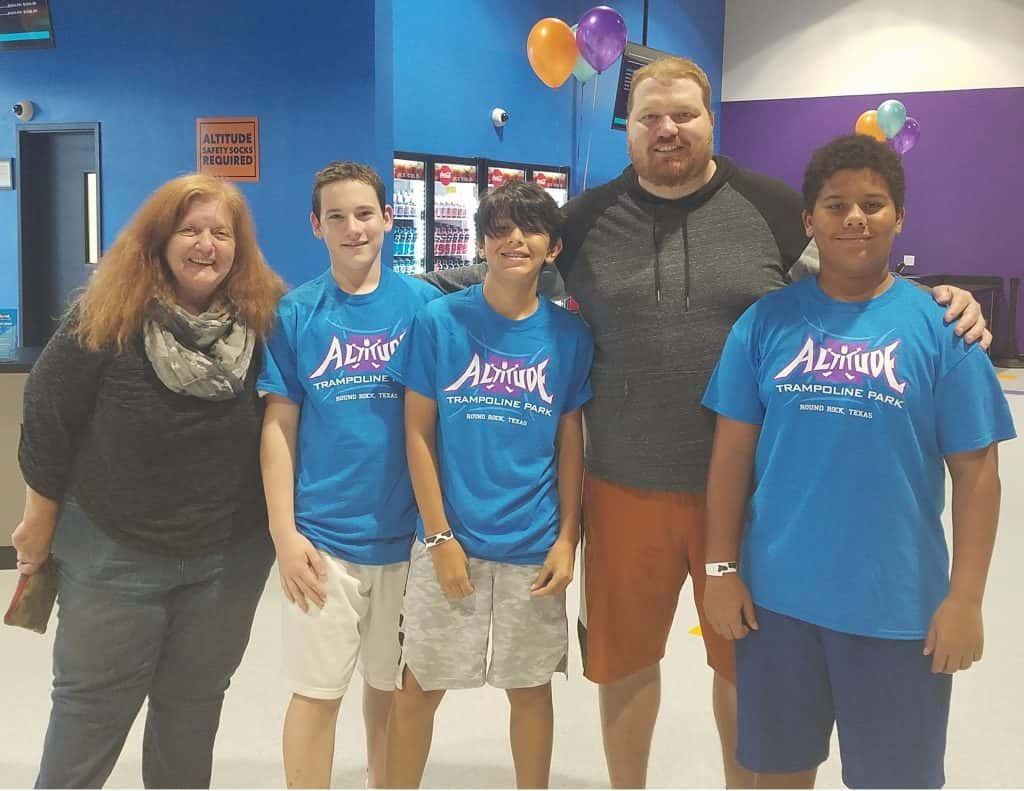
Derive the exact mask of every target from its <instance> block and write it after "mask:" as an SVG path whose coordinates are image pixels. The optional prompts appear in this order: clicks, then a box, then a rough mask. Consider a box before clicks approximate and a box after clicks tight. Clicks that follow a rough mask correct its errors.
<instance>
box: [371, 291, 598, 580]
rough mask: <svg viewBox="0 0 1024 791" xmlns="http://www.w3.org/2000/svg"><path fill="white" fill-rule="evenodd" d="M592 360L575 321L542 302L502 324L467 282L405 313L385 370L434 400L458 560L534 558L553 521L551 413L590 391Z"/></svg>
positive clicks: (545, 546)
mask: <svg viewBox="0 0 1024 791" xmlns="http://www.w3.org/2000/svg"><path fill="white" fill-rule="evenodd" d="M592 358H593V341H592V339H591V336H590V331H589V330H588V329H587V327H586V325H584V324H583V322H582V321H580V320H579V319H578V318H576V317H575V316H573V315H572V314H571V313H569V312H568V311H566V310H564V309H563V308H560V307H557V306H556V305H553V304H552V303H551V302H549V301H548V300H546V299H541V300H539V304H538V306H537V310H536V311H535V312H534V313H533V314H532V315H531V316H529V317H527V318H525V319H522V320H519V321H513V320H510V319H507V318H505V317H503V316H501V315H500V314H499V313H497V312H495V310H494V309H493V308H491V306H490V305H489V304H488V303H487V300H486V299H484V296H483V290H482V287H481V286H479V285H477V286H473V287H472V288H469V289H466V290H465V291H462V292H459V293H456V294H451V295H449V296H447V297H445V298H443V299H439V300H437V301H436V302H432V303H431V304H430V305H428V306H427V307H426V308H424V309H423V310H422V311H421V312H420V313H419V315H417V316H416V320H415V321H414V322H413V324H412V326H411V327H410V328H409V333H408V335H407V336H406V339H405V342H404V343H403V344H402V346H401V348H400V349H399V350H398V353H397V354H396V355H395V356H394V357H393V358H392V360H391V363H389V365H388V367H387V371H388V373H390V374H391V375H392V376H394V378H395V379H397V380H398V381H400V382H402V383H403V384H404V385H405V386H406V387H408V388H410V389H412V390H414V391H416V392H417V393H419V394H420V395H423V396H426V397H427V398H432V399H434V400H435V401H436V402H437V412H438V419H437V457H438V465H439V467H440V472H441V493H442V496H443V499H444V510H445V515H446V516H447V518H448V524H449V526H450V527H451V529H452V532H453V533H454V534H455V537H456V538H458V540H459V542H460V543H461V544H462V547H463V549H465V551H466V554H468V555H469V556H471V557H475V558H483V559H485V560H497V561H500V562H503V563H516V564H531V563H543V562H544V558H545V556H546V555H547V552H548V550H549V549H551V545H552V544H554V542H555V539H556V538H557V537H558V528H559V513H558V485H557V477H558V459H557V449H556V447H555V438H556V434H557V430H558V420H559V418H560V417H561V416H562V415H563V414H565V413H567V412H572V411H573V410H576V409H579V408H580V407H581V406H583V404H585V403H586V402H587V401H588V400H589V399H590V363H591V360H592ZM417 535H418V536H419V537H420V539H422V538H423V524H422V521H421V522H419V523H418V524H417Z"/></svg>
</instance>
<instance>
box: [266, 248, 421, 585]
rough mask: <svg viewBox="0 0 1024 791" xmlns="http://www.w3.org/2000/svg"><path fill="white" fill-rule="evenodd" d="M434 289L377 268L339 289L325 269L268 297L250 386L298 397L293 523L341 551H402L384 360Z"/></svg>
mask: <svg viewBox="0 0 1024 791" xmlns="http://www.w3.org/2000/svg"><path fill="white" fill-rule="evenodd" d="M440 296H441V294H440V292H439V291H437V290H436V289H435V288H434V287H433V286H429V285H427V284H426V283H423V282H421V281H419V280H415V279H413V278H410V277H405V276H404V275H400V274H397V273H395V272H393V271H392V270H390V269H388V268H387V267H384V268H382V270H381V277H380V284H379V285H378V286H377V288H376V289H375V290H374V291H373V292H372V293H369V294H347V293H346V292H344V291H342V290H341V289H340V288H338V286H337V284H336V283H335V282H334V278H333V277H332V276H331V272H330V270H328V271H326V272H324V273H323V274H322V275H320V276H319V277H317V278H314V279H313V280H310V281H309V282H308V283H304V284H303V285H301V286H299V287H298V288H296V289H295V290H294V291H292V292H291V293H289V294H288V295H287V296H285V297H284V299H282V300H281V303H280V305H279V306H278V309H277V324H276V326H275V328H274V332H273V334H272V335H271V337H270V340H269V341H268V342H267V345H266V350H265V354H264V355H263V370H262V372H261V373H260V377H259V380H258V382H257V388H258V389H259V390H260V391H262V392H265V393H276V394H277V395H280V396H284V397H285V398H287V399H289V400H291V401H294V402H295V403H296V404H298V405H299V407H300V413H299V432H298V440H297V442H296V454H295V455H296V459H295V525H296V527H297V528H298V530H299V532H300V533H302V535H304V536H306V538H308V539H309V540H310V541H311V542H312V543H313V545H314V546H316V547H317V548H319V549H323V550H325V551H327V552H330V553H331V554H332V555H335V556H337V557H340V558H343V559H344V560H348V561H351V562H353V563H363V564H367V565H383V564H385V563H397V562H399V561H403V560H408V559H409V548H410V546H411V544H412V535H413V531H414V529H415V526H416V502H415V499H414V498H413V494H412V484H411V482H410V480H409V469H408V467H407V466H406V463H405V423H404V418H403V398H402V392H403V391H402V388H401V387H400V386H399V385H398V384H397V383H396V382H394V381H393V380H392V379H391V377H390V376H388V375H387V374H386V373H385V372H384V367H385V366H386V365H387V362H388V360H390V359H391V357H392V355H393V354H394V353H395V348H396V347H397V346H398V344H399V342H400V341H401V340H402V338H403V337H404V336H405V333H406V331H407V330H408V327H409V323H410V322H411V321H412V318H413V316H415V315H416V312H417V311H418V310H419V309H420V308H421V307H423V305H425V304H426V303H427V302H429V301H430V300H432V299H435V298H437V297H440Z"/></svg>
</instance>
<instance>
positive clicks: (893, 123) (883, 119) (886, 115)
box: [878, 99, 907, 139]
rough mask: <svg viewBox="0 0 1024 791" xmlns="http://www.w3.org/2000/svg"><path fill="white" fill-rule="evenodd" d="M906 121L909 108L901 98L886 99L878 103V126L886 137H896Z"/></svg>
mask: <svg viewBox="0 0 1024 791" xmlns="http://www.w3.org/2000/svg"><path fill="white" fill-rule="evenodd" d="M906 122H907V108H906V107H904V106H903V102H901V101H900V100H899V99H886V100H885V101H884V102H882V103H881V104H880V105H878V127H879V129H881V130H882V131H883V132H885V136H886V137H888V138H890V139H891V138H893V137H895V136H896V135H897V134H898V133H899V131H900V130H901V129H902V128H903V124H905V123H906Z"/></svg>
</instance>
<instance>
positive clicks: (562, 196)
mask: <svg viewBox="0 0 1024 791" xmlns="http://www.w3.org/2000/svg"><path fill="white" fill-rule="evenodd" d="M483 171H484V176H485V179H486V180H485V182H484V185H483V189H484V192H486V191H487V190H489V189H491V188H493V187H500V186H501V185H502V184H505V183H507V182H509V181H517V180H518V181H532V182H534V183H535V184H538V185H540V186H541V187H543V188H544V189H545V190H547V192H548V194H549V195H551V197H552V198H554V199H555V203H557V204H558V205H559V206H564V205H565V202H566V201H567V200H569V168H568V167H566V166H559V165H531V164H528V163H526V162H499V161H497V160H493V159H485V160H484V166H483Z"/></svg>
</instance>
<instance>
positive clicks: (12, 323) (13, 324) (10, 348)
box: [0, 308, 18, 360]
mask: <svg viewBox="0 0 1024 791" xmlns="http://www.w3.org/2000/svg"><path fill="white" fill-rule="evenodd" d="M17 351H18V311H17V310H16V309H14V308H6V309H5V308H0V360H2V359H5V358H11V357H14V355H15V354H17Z"/></svg>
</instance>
